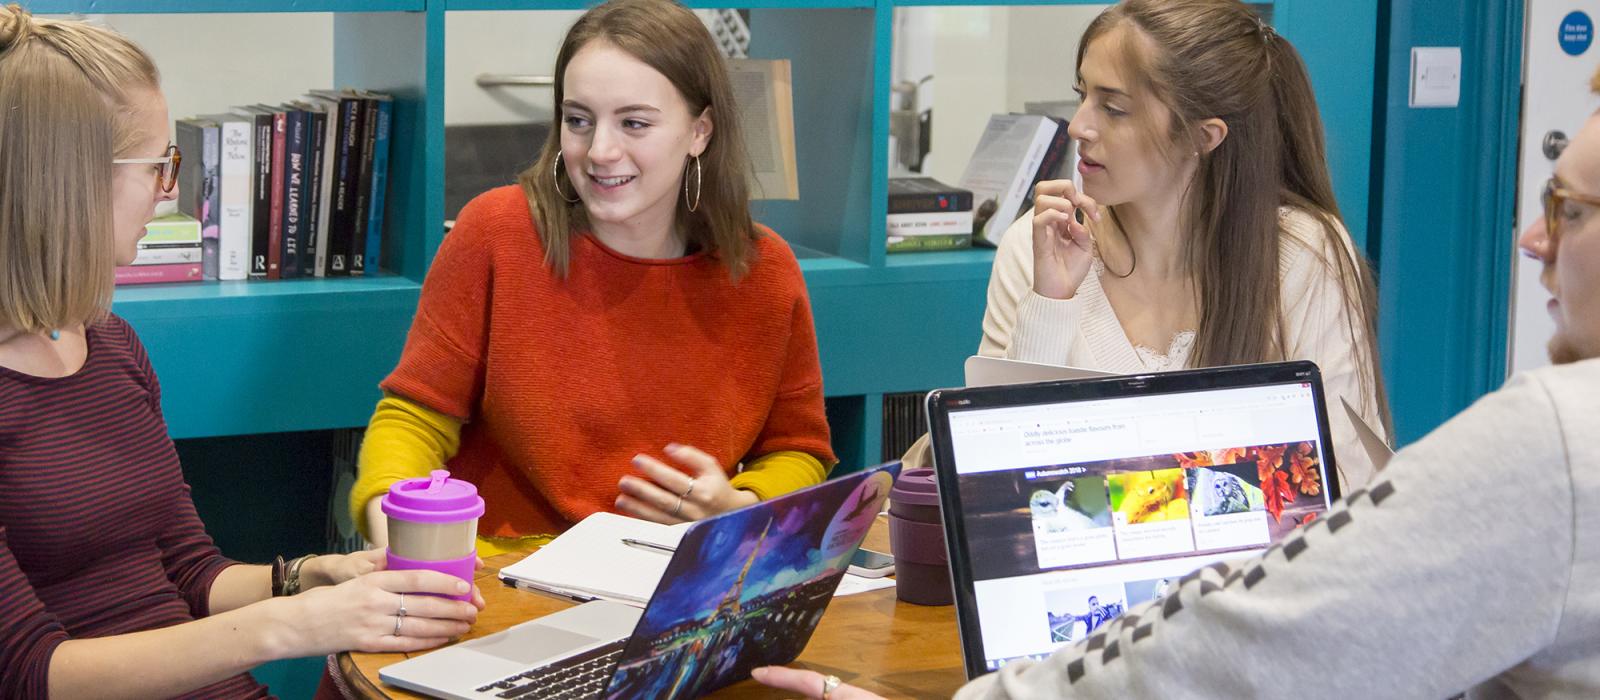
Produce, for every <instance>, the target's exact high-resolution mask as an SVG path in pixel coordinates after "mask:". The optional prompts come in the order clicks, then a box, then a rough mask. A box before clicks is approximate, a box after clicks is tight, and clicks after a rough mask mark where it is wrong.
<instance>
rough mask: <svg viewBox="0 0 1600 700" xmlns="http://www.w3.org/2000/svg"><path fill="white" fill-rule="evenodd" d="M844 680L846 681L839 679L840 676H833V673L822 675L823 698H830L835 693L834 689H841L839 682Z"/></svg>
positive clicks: (825, 699) (824, 699)
mask: <svg viewBox="0 0 1600 700" xmlns="http://www.w3.org/2000/svg"><path fill="white" fill-rule="evenodd" d="M843 682H844V681H841V680H839V677H838V676H831V675H830V676H823V677H822V700H828V696H829V695H831V694H832V693H833V691H835V690H838V689H839V684H840V683H843Z"/></svg>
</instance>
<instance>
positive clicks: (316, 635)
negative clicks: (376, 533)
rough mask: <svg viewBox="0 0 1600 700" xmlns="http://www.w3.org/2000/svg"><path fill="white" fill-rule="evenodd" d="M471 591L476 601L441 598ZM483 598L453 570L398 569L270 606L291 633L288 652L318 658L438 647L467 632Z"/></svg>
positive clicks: (269, 602)
mask: <svg viewBox="0 0 1600 700" xmlns="http://www.w3.org/2000/svg"><path fill="white" fill-rule="evenodd" d="M469 590H472V591H473V592H474V595H473V598H474V602H473V603H464V602H462V601H459V600H451V599H449V598H441V597H439V596H441V595H460V594H463V593H466V592H468V591H469ZM424 593H433V594H437V595H422V594H424ZM481 601H482V598H481V597H480V596H479V595H477V593H476V587H475V586H472V585H471V584H469V583H467V582H466V581H462V580H461V579H458V578H456V577H454V576H451V575H449V574H443V573H439V572H437V571H424V570H414V571H398V570H397V571H374V572H372V573H368V574H364V575H361V576H357V577H355V578H352V579H350V580H348V581H345V582H344V583H341V584H339V585H337V586H324V587H321V588H317V589H314V590H311V591H307V592H305V593H302V594H300V595H297V596H293V597H290V598H273V599H271V600H269V601H267V604H268V605H273V606H276V611H277V612H278V613H279V615H278V622H279V624H281V625H283V626H284V627H285V631H286V633H287V635H288V640H289V646H290V648H289V649H288V650H286V651H288V652H289V653H287V654H286V656H319V655H323V654H332V653H336V652H340V651H347V650H351V651H372V652H398V651H417V650H420V649H427V648H430V647H436V646H439V645H440V644H444V643H445V642H448V641H450V640H451V639H452V638H454V637H459V636H461V635H463V634H466V633H467V630H468V629H469V628H471V626H472V623H474V622H476V621H477V619H478V610H479V608H480V607H481Z"/></svg>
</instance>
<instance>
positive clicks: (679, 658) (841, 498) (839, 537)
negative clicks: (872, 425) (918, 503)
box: [378, 462, 900, 699]
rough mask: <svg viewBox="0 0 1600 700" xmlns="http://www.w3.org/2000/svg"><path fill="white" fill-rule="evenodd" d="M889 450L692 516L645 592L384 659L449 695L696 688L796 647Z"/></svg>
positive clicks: (878, 487)
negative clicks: (757, 499)
mask: <svg viewBox="0 0 1600 700" xmlns="http://www.w3.org/2000/svg"><path fill="white" fill-rule="evenodd" d="M899 472H900V463H899V462H891V463H889V464H883V465H879V466H876V467H872V468H870V469H867V470H864V471H861V472H857V473H855V474H850V475H848V476H843V477H840V478H837V479H833V480H830V481H826V482H824V483H822V484H820V485H817V486H813V487H811V488H807V489H802V490H800V491H795V492H793V493H789V494H786V495H783V496H779V497H777V498H773V499H771V500H767V501H763V502H761V503H757V504H755V505H753V506H749V507H747V508H742V509H739V510H735V511H729V512H727V513H723V514H721V515H718V516H716V517H713V518H708V519H706V520H702V521H700V522H697V523H694V524H693V525H690V526H689V528H688V529H687V530H686V531H685V532H684V534H683V539H682V540H681V541H679V543H678V547H677V549H676V550H675V551H673V552H671V553H670V554H669V553H662V554H661V556H664V557H666V556H670V557H671V562H670V563H669V564H668V565H667V568H666V572H665V573H663V574H662V576H661V580H660V582H659V583H658V584H657V585H656V589H655V593H654V595H652V596H651V597H650V602H649V603H648V604H647V605H646V606H645V607H644V609H642V610H641V609H639V608H636V607H632V606H629V605H626V604H623V603H615V602H609V601H594V602H589V603H584V604H582V605H579V606H577V607H573V608H568V609H566V610H563V611H561V612H557V613H554V614H552V615H546V616H544V617H541V618H538V619H535V620H531V621H529V622H524V623H522V624H520V625H517V626H515V627H512V628H510V629H507V630H504V631H502V632H498V633H495V634H491V635H488V636H485V637H480V638H477V639H473V640H470V641H467V642H462V643H460V644H455V645H452V646H448V647H445V648H442V649H438V650H436V651H433V652H430V653H427V654H423V655H421V656H417V657H415V658H412V659H408V660H406V661H402V662H400V663H397V664H393V665H390V666H386V667H384V668H383V669H381V670H379V672H378V676H379V677H380V678H382V679H383V680H384V682H387V683H391V684H393V685H397V686H399V687H402V688H405V689H407V690H413V691H416V692H420V693H426V694H428V695H433V696H437V697H444V698H474V699H475V698H551V697H561V698H693V697H699V696H700V695H703V694H705V693H709V692H711V691H713V690H716V689H718V688H721V687H723V686H725V685H728V684H730V683H734V682H737V681H740V680H743V679H744V678H747V677H749V675H750V671H751V669H754V668H756V667H758V666H766V665H770V664H786V663H789V662H791V661H793V660H795V658H797V657H798V656H799V655H800V652H801V650H803V649H804V648H805V646H806V643H807V642H808V641H810V639H811V633H812V631H813V630H815V629H816V625H817V622H818V621H819V620H820V619H821V618H822V613H823V610H824V609H825V608H827V606H828V602H829V601H830V600H832V598H833V593H834V589H836V588H837V587H838V586H839V581H840V579H842V578H843V577H844V573H845V567H846V566H848V565H849V563H850V557H851V555H853V554H854V553H855V551H856V549H857V548H858V547H860V546H861V541H862V539H864V538H865V537H866V535H867V530H868V529H869V528H871V527H872V522H873V520H874V519H875V518H876V517H877V515H878V513H879V511H881V510H882V509H883V504H884V501H885V499H887V498H888V496H889V488H890V486H891V485H892V484H893V482H894V478H895V477H896V476H897V475H898V474H899Z"/></svg>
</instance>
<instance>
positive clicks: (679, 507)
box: [672, 496, 683, 516]
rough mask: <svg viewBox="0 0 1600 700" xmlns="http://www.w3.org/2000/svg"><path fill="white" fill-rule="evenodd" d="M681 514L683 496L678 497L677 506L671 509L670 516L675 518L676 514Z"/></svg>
mask: <svg viewBox="0 0 1600 700" xmlns="http://www.w3.org/2000/svg"><path fill="white" fill-rule="evenodd" d="M681 512H683V496H679V497H678V505H677V507H675V508H673V509H672V514H673V515H674V516H676V515H677V514H678V513H681Z"/></svg>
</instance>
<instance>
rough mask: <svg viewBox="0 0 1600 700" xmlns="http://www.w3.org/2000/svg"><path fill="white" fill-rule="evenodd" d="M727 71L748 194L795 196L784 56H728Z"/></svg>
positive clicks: (791, 103) (791, 109)
mask: <svg viewBox="0 0 1600 700" xmlns="http://www.w3.org/2000/svg"><path fill="white" fill-rule="evenodd" d="M728 77H729V79H731V80H732V82H733V99H734V103H735V104H737V105H738V106H739V127H740V128H741V129H743V130H744V142H745V150H746V151H747V152H748V153H749V155H750V167H751V170H752V171H753V180H754V181H753V182H752V183H751V192H750V197H751V199H799V198H800V177H799V173H798V169H797V165H796V159H795V145H794V87H793V80H792V78H791V73H790V66H789V61H788V60H787V59H776V60H760V59H751V58H739V59H729V60H728ZM690 176H691V177H693V175H692V174H691V175H690ZM713 176H714V175H713Z"/></svg>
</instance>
